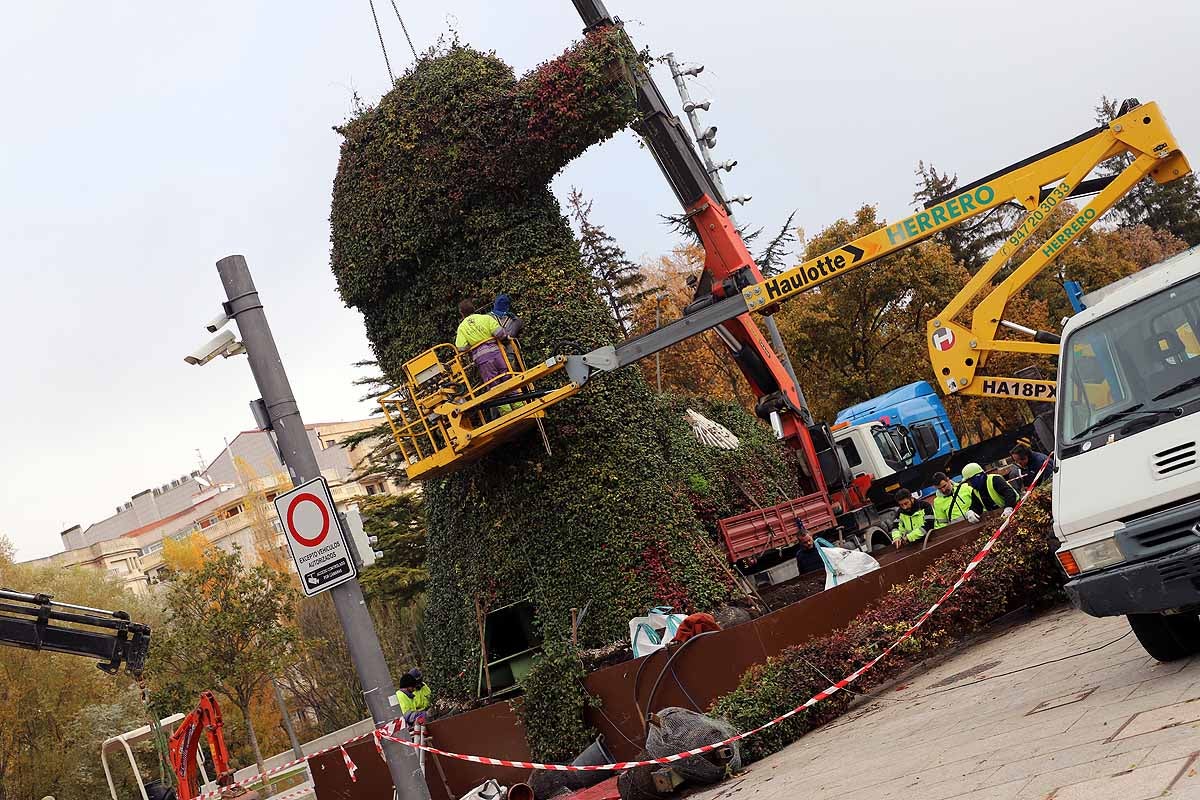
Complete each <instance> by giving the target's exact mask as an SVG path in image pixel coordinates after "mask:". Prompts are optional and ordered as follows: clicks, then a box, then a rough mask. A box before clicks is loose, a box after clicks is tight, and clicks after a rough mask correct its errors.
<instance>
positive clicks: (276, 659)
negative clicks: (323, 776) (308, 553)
mask: <svg viewBox="0 0 1200 800" xmlns="http://www.w3.org/2000/svg"><path fill="white" fill-rule="evenodd" d="M298 597H299V592H298V591H297V590H296V588H295V587H294V585H293V583H292V579H291V577H290V576H288V575H285V574H283V573H280V572H277V571H276V570H274V569H272V568H271V567H269V566H267V565H265V564H258V565H256V566H253V567H248V566H247V565H246V564H245V562H244V561H243V560H242V556H241V552H240V550H239V549H236V548H235V550H234V552H232V553H229V552H225V551H224V550H221V549H219V548H214V549H213V550H212V551H210V552H209V553H208V555H207V557H206V558H205V560H204V563H203V566H202V567H201V568H200V569H198V570H194V571H184V572H176V573H173V574H172V575H171V577H170V578H169V579H168V581H167V594H166V615H167V620H166V625H164V626H163V627H162V628H161V629H160V630H159V631H156V633H155V638H156V641H155V646H154V647H153V648H152V649H151V665H150V670H149V674H150V679H151V682H152V685H153V687H154V690H155V694H156V695H157V699H158V702H159V703H160V705H167V706H172V705H173V706H175V707H186V706H187V705H191V704H192V703H194V702H195V697H196V695H197V693H198V692H199V691H201V690H204V689H210V690H212V691H213V692H214V693H216V694H217V695H218V696H220V697H223V698H224V699H226V700H227V701H229V702H230V703H232V704H233V705H234V706H236V707H237V709H238V710H239V711H240V712H241V715H242V722H243V723H244V724H245V726H246V727H245V733H246V737H247V739H248V740H249V744H250V748H251V750H252V751H253V753H254V760H255V762H256V763H257V764H258V768H259V770H260V771H261V770H262V769H263V757H262V751H261V748H260V747H259V741H258V734H257V732H256V731H255V728H254V724H253V717H252V713H251V712H252V706H253V704H254V702H255V700H256V698H258V697H260V696H263V695H264V694H265V693H266V692H267V691H268V690H269V683H268V682H269V681H270V680H271V679H272V678H274V677H277V676H280V675H282V674H284V673H285V672H286V671H287V669H288V668H289V667H290V666H291V665H292V664H293V663H295V660H296V653H295V649H296V644H297V639H298V635H297V632H296V629H295V627H294V626H293V624H292V619H293V616H294V614H295V609H296V602H297V600H298Z"/></svg>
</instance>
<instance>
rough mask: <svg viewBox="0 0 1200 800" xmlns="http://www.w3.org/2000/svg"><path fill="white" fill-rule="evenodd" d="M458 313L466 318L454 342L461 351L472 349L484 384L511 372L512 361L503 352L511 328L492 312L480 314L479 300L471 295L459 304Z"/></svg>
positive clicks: (480, 382) (459, 327)
mask: <svg viewBox="0 0 1200 800" xmlns="http://www.w3.org/2000/svg"><path fill="white" fill-rule="evenodd" d="M458 313H459V315H460V316H462V322H460V323H458V332H457V333H456V334H455V337H454V346H455V347H456V348H458V352H460V353H465V352H468V351H469V352H470V353H471V360H472V361H474V362H475V367H476V368H477V369H478V370H479V385H480V386H484V385H486V384H488V383H491V382H496V383H498V382H499V380H497V379H499V378H501V377H502V376H504V375H506V374H508V364H507V363H506V362H505V360H504V354H503V353H501V352H500V341H503V340H505V339H508V332H507V331H506V330H505V328H504V326H503V325H501V324H500V320H498V319H497V318H496V317H494V316H492V315H491V314H476V313H475V301H474V300H471V299H469V298H468V299H466V300H463V301H462V302H461V303H459V304H458ZM476 388H478V387H476Z"/></svg>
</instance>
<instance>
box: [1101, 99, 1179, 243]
mask: <svg viewBox="0 0 1200 800" xmlns="http://www.w3.org/2000/svg"><path fill="white" fill-rule="evenodd" d="M1120 110H1121V104H1120V103H1119V102H1118V101H1117V100H1116V99H1114V98H1110V97H1108V96H1107V95H1105V96H1103V97H1101V98H1100V102H1099V103H1097V104H1096V122H1097V123H1099V124H1101V125H1105V124H1107V123H1109V122H1110V121H1112V120H1113V119H1115V118H1116V117H1117V116H1118V114H1119V112H1120ZM1131 162H1132V157H1131V156H1130V155H1129V154H1128V153H1125V154H1122V155H1120V156H1117V157H1116V158H1114V159H1112V160H1111V161H1109V162H1106V163H1105V164H1102V165H1101V167H1100V173H1101V174H1103V175H1115V174H1117V173H1119V172H1120V171H1121V170H1123V169H1125V168H1126V167H1127V166H1129V164H1130V163H1131ZM1115 211H1116V214H1117V216H1118V218H1119V219H1120V222H1121V225H1123V226H1131V225H1148V226H1150V227H1151V228H1153V229H1154V230H1159V231H1167V232H1170V233H1171V234H1172V235H1173V236H1175V237H1176V238H1178V239H1181V240H1183V241H1184V242H1186V243H1187V244H1188V246H1189V247H1190V246H1192V245H1196V244H1200V180H1198V179H1197V178H1196V173H1194V172H1193V173H1190V174H1188V175H1185V176H1183V177H1181V178H1176V179H1175V180H1173V181H1171V182H1170V183H1164V184H1159V183H1155V182H1154V181H1153V180H1151V179H1149V178H1144V179H1142V180H1141V181H1139V182H1138V183H1137V185H1136V186H1134V187H1133V190H1132V191H1130V192H1129V194H1127V195H1125V197H1123V198H1122V199H1121V200H1120V202H1118V203H1117V204H1116V206H1115Z"/></svg>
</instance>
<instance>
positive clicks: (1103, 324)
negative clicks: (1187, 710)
mask: <svg viewBox="0 0 1200 800" xmlns="http://www.w3.org/2000/svg"><path fill="white" fill-rule="evenodd" d="M1084 300H1085V303H1086V304H1087V308H1085V309H1084V310H1083V311H1081V312H1079V313H1078V314H1076V315H1075V316H1074V317H1072V318H1071V319H1070V320H1069V321H1068V322H1067V324H1066V326H1065V328H1064V330H1063V338H1062V341H1063V344H1062V357H1061V359H1060V364H1059V373H1058V408H1057V410H1056V413H1057V419H1056V424H1055V457H1056V460H1055V467H1054V477H1053V485H1054V497H1053V507H1054V529H1055V534H1056V535H1057V536H1058V538H1059V540H1060V541H1061V542H1062V546H1061V547H1060V548H1059V551H1058V557H1059V561H1060V562H1061V564H1062V565H1063V568H1064V570H1066V572H1067V574H1068V576H1069V577H1070V579H1071V580H1070V581H1069V582H1068V584H1067V591H1068V593H1069V594H1070V596H1071V599H1072V601H1073V602H1074V603H1075V604H1076V605H1077V606H1078V607H1079V608H1080V609H1082V610H1083V611H1084V612H1086V613H1088V614H1091V615H1093V616H1114V615H1126V616H1127V617H1128V619H1129V623H1130V626H1131V627H1132V628H1133V631H1134V633H1135V634H1136V635H1137V637H1138V640H1139V641H1140V642H1141V644H1142V646H1143V647H1144V648H1145V649H1146V651H1147V652H1148V653H1149V654H1150V655H1152V656H1153V657H1155V658H1156V659H1158V660H1160V661H1170V660H1174V659H1178V658H1184V657H1187V656H1190V655H1192V654H1195V653H1197V652H1200V618H1198V616H1197V613H1198V612H1200V458H1198V453H1197V446H1198V443H1200V247H1197V248H1193V249H1191V250H1188V251H1186V252H1183V253H1180V254H1178V255H1176V256H1174V257H1172V258H1170V259H1167V260H1166V261H1164V262H1162V263H1160V264H1158V265H1155V266H1154V267H1151V268H1149V269H1146V270H1142V271H1141V272H1138V273H1136V274H1135V275H1132V276H1130V277H1129V278H1126V279H1124V280H1122V281H1118V282H1117V283H1115V284H1112V285H1111V286H1109V287H1105V288H1104V289H1102V290H1100V291H1099V292H1096V293H1094V294H1093V295H1090V296H1088V297H1086V298H1085V299H1084Z"/></svg>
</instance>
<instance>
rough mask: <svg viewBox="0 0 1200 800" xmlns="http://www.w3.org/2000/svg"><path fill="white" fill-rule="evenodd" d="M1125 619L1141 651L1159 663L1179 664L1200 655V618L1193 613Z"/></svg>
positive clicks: (1130, 616) (1143, 615) (1140, 616)
mask: <svg viewBox="0 0 1200 800" xmlns="http://www.w3.org/2000/svg"><path fill="white" fill-rule="evenodd" d="M1126 618H1127V619H1128V620H1129V627H1130V628H1133V634H1134V635H1135V636H1137V638H1138V641H1139V642H1141V644H1142V649H1144V650H1145V651H1146V652H1147V653H1149V654H1150V655H1151V656H1152V657H1153V658H1155V659H1157V660H1159V661H1178V660H1179V659H1181V658H1187V657H1188V656H1193V655H1195V654H1196V653H1200V617H1198V616H1197V615H1196V614H1171V615H1167V614H1129V615H1128V616H1127V617H1126Z"/></svg>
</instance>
